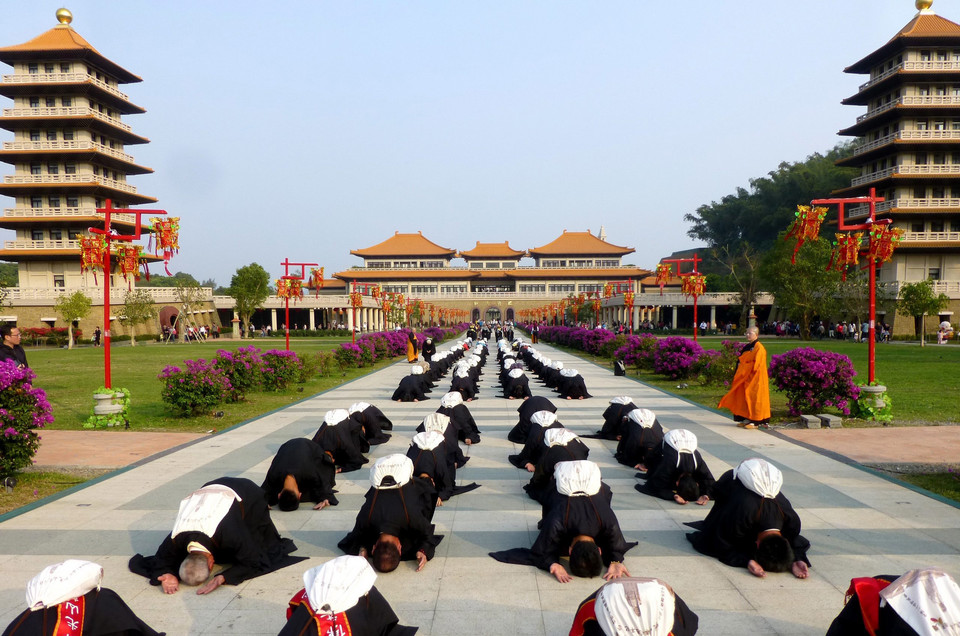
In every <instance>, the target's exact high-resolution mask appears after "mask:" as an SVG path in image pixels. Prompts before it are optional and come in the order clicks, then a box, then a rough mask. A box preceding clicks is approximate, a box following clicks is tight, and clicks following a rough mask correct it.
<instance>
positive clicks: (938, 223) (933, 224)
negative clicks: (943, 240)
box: [930, 219, 943, 232]
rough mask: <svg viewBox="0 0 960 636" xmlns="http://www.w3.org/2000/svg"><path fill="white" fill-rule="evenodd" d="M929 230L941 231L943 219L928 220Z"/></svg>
mask: <svg viewBox="0 0 960 636" xmlns="http://www.w3.org/2000/svg"><path fill="white" fill-rule="evenodd" d="M930 231H931V232H943V221H942V220H939V219H937V220H934V221H930Z"/></svg>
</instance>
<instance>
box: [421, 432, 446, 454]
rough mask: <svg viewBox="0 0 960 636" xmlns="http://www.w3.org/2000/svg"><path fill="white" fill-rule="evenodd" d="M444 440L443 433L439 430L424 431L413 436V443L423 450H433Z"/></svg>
mask: <svg viewBox="0 0 960 636" xmlns="http://www.w3.org/2000/svg"><path fill="white" fill-rule="evenodd" d="M443 441H444V437H443V433H438V432H437V431H424V432H422V433H417V434H416V435H414V436H413V445H414V446H416V447H417V448H419V449H421V450H428V451H429V450H433V449H434V448H436V447H437V446H439V445H440V444H443Z"/></svg>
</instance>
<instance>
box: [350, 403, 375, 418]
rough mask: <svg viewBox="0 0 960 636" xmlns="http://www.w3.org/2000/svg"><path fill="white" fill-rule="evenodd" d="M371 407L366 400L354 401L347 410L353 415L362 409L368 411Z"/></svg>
mask: <svg viewBox="0 0 960 636" xmlns="http://www.w3.org/2000/svg"><path fill="white" fill-rule="evenodd" d="M369 407H370V405H369V404H367V403H366V402H354V403H353V404H351V405H350V408H349V409H347V410H348V411H349V412H350V415H353V414H354V413H359V412H360V411H366V410H367V409H368V408H369Z"/></svg>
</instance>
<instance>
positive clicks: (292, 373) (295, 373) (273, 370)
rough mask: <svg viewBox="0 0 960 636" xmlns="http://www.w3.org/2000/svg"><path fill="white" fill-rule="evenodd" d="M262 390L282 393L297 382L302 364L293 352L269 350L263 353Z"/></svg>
mask: <svg viewBox="0 0 960 636" xmlns="http://www.w3.org/2000/svg"><path fill="white" fill-rule="evenodd" d="M261 358H263V388H264V390H266V391H282V390H283V389H285V388H287V386H289V385H290V384H291V383H293V382H299V381H300V378H301V375H302V374H301V371H302V369H303V363H301V362H300V358H298V357H297V354H296V353H294V352H293V351H281V350H280V349H271V350H270V351H267V352H266V353H264V354H263V355H262V356H261Z"/></svg>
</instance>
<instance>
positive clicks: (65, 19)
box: [57, 0, 920, 26]
mask: <svg viewBox="0 0 960 636" xmlns="http://www.w3.org/2000/svg"><path fill="white" fill-rule="evenodd" d="M919 1H920V0H917V3H918V4H919ZM57 22H59V23H60V24H62V25H63V26H70V23H71V22H73V14H72V13H70V9H64V8H62V7H61V8H59V9H57Z"/></svg>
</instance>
